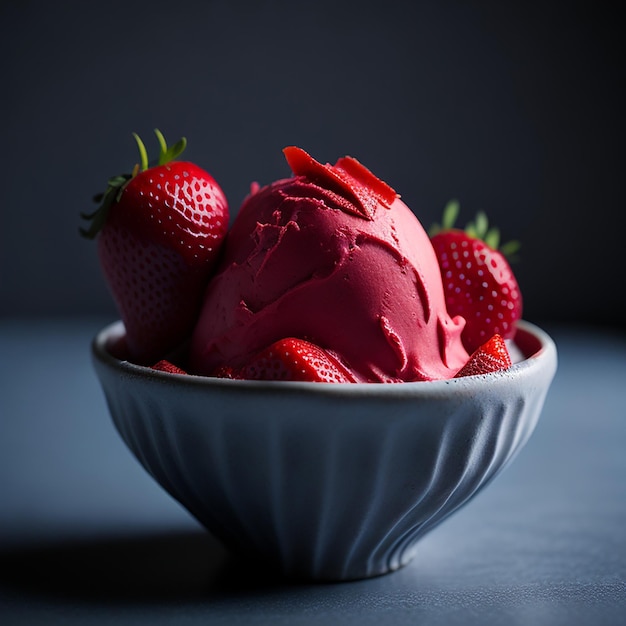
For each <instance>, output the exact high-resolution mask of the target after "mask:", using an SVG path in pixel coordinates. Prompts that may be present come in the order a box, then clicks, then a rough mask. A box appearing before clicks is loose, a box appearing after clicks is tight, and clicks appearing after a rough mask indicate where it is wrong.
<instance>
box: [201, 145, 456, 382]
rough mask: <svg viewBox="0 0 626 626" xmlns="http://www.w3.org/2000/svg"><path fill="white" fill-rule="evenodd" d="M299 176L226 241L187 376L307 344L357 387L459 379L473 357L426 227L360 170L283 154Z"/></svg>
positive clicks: (261, 194) (246, 213) (266, 197)
mask: <svg viewBox="0 0 626 626" xmlns="http://www.w3.org/2000/svg"><path fill="white" fill-rule="evenodd" d="M285 155H286V157H287V161H288V162H289V165H290V167H291V169H292V171H293V173H294V176H293V177H292V178H288V179H284V180H279V181H277V182H275V183H273V184H271V185H268V186H266V187H263V188H260V189H259V188H254V189H253V191H252V193H251V195H250V196H249V197H248V198H247V199H246V200H245V202H244V204H243V205H242V207H241V209H240V211H239V213H238V215H237V218H236V219H235V221H234V223H233V226H232V228H231V231H230V232H229V234H228V236H227V239H226V242H225V248H224V253H223V257H222V261H221V264H220V266H219V268H218V270H217V272H216V274H215V276H214V278H213V279H212V280H211V282H210V284H209V286H208V290H207V293H206V297H205V301H204V305H203V309H202V313H201V316H200V319H199V322H198V324H197V326H196V329H195V332H194V335H193V338H192V342H191V354H190V356H191V363H190V365H191V369H192V370H193V371H194V372H196V373H199V374H205V375H211V374H213V373H214V372H215V370H216V368H218V367H221V366H224V365H231V366H235V367H238V366H240V365H242V364H243V363H245V362H246V360H247V359H248V358H250V357H251V356H252V355H254V354H255V353H257V352H258V351H259V350H261V349H263V348H265V347H267V346H269V345H270V344H272V343H273V342H275V341H277V340H279V339H282V338H285V337H298V338H302V339H307V340H308V341H311V342H313V343H315V344H317V345H318V346H320V347H322V348H323V349H325V350H327V351H328V352H330V353H331V354H333V355H334V356H336V357H337V358H338V359H339V360H340V361H342V362H343V363H344V364H345V365H346V366H347V367H348V368H349V369H350V370H351V371H352V372H353V373H354V376H355V378H356V379H357V380H358V381H361V382H402V381H414V380H435V379H446V378H451V377H453V376H454V375H455V374H456V372H457V371H458V370H459V369H460V368H461V367H462V366H463V365H464V364H465V362H466V361H467V359H468V355H467V353H466V351H465V349H464V348H463V345H462V343H461V340H460V334H461V331H462V329H463V326H464V323H465V322H464V320H463V318H460V317H457V318H454V319H452V318H450V316H449V315H448V313H447V311H446V307H445V302H444V294H443V287H442V282H441V273H440V270H439V265H438V263H437V259H436V256H435V253H434V251H433V248H432V245H431V243H430V240H429V238H428V235H427V234H426V232H425V231H424V229H423V227H422V225H421V224H420V222H419V221H418V219H417V218H416V217H415V215H414V214H413V213H412V212H411V210H410V209H409V208H408V207H407V206H406V205H405V204H404V203H403V202H402V201H401V200H400V198H399V197H398V195H397V194H396V193H395V191H394V190H393V189H392V188H391V187H389V186H388V185H386V184H385V183H384V182H382V181H381V180H379V179H378V178H376V177H375V176H374V175H373V174H372V173H371V172H370V171H369V170H367V169H366V168H365V167H363V166H362V165H361V164H360V163H359V162H358V161H356V160H354V159H352V158H350V157H345V158H343V159H339V161H337V163H336V164H335V165H334V166H331V165H328V164H327V165H322V164H320V163H318V162H316V161H315V160H313V159H312V158H311V157H310V156H309V155H308V154H307V153H306V152H304V151H303V150H300V149H299V148H293V147H292V148H286V149H285Z"/></svg>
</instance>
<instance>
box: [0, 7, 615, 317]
mask: <svg viewBox="0 0 626 626" xmlns="http://www.w3.org/2000/svg"><path fill="white" fill-rule="evenodd" d="M559 4H561V7H560V8H559V6H558V5H559ZM0 7H1V8H0V59H1V64H2V65H1V69H2V76H1V81H2V82H1V89H2V97H1V98H0V112H1V113H2V123H1V128H2V135H1V137H0V140H1V142H2V143H1V146H2V149H1V150H0V171H1V172H2V185H1V187H0V194H1V195H0V198H1V205H0V207H1V208H0V210H1V212H2V213H1V216H2V219H1V222H0V238H1V247H0V255H1V256H0V263H1V265H0V280H1V281H2V282H1V288H0V316H4V317H15V316H17V317H25V316H41V315H74V314H76V315H80V314H103V315H109V316H111V317H115V311H114V309H113V305H112V302H111V299H110V297H109V295H108V292H107V290H106V287H105V285H104V282H103V280H102V278H101V275H100V272H99V268H98V265H97V259H96V253H95V247H94V246H93V244H91V243H89V242H86V241H84V240H82V239H80V238H79V237H78V234H77V229H78V225H79V218H78V213H79V211H81V210H89V209H91V208H92V205H91V202H90V199H91V196H92V195H93V194H94V193H95V192H97V191H99V190H101V189H102V188H103V185H104V183H105V181H106V178H107V177H108V176H110V175H112V174H116V173H119V172H121V171H125V170H127V169H128V168H129V167H130V166H132V164H133V163H134V162H135V161H136V158H137V157H136V148H135V145H134V142H133V140H132V138H131V135H130V133H131V132H132V131H136V132H138V133H139V134H140V135H142V136H143V137H144V139H145V141H146V143H147V145H148V147H149V148H150V149H151V150H155V149H156V141H155V140H154V137H153V136H152V129H153V128H154V127H159V128H161V129H162V130H163V132H164V133H165V135H166V137H167V138H168V139H170V140H171V141H174V140H176V139H178V137H179V136H180V135H183V134H184V135H186V136H187V137H188V139H189V144H190V145H189V148H188V151H187V153H186V157H187V158H188V159H190V160H194V161H196V162H197V163H198V164H200V165H201V166H203V167H205V168H206V169H208V170H209V171H211V172H212V173H213V174H214V176H215V177H216V178H217V179H218V180H219V181H220V182H221V184H222V186H223V188H224V190H225V192H226V194H227V196H228V198H229V201H230V204H231V208H232V212H233V213H235V212H236V210H237V208H238V206H239V204H240V202H241V200H242V199H243V197H244V196H245V194H246V193H247V191H248V188H249V185H250V182H251V181H253V180H257V181H259V182H260V183H268V182H271V181H272V180H274V179H276V178H280V177H283V176H286V175H288V174H289V169H288V167H287V166H286V163H285V161H284V159H283V157H282V153H281V149H282V148H283V147H284V146H285V145H289V144H297V145H300V146H301V147H303V148H305V149H306V150H307V151H309V152H310V153H312V154H313V155H314V156H315V157H316V158H318V159H319V160H322V161H333V162H334V160H335V159H336V158H337V157H339V156H342V155H344V154H351V155H353V156H355V157H357V158H358V159H359V160H361V161H362V162H363V163H364V164H365V165H367V166H368V167H370V169H372V170H373V171H374V172H375V173H377V174H378V175H379V176H381V177H382V178H384V179H385V180H387V182H389V183H390V184H391V185H392V186H393V187H394V188H395V189H396V190H397V191H398V192H399V193H401V195H402V196H403V198H404V200H405V201H406V202H407V203H408V204H409V206H411V207H412V209H413V210H414V211H415V213H416V214H417V215H418V217H419V218H420V219H421V220H422V222H423V223H424V225H425V226H428V225H430V223H431V222H433V221H435V220H436V219H438V217H439V215H440V212H441V209H442V207H443V205H444V204H445V203H446V201H447V200H448V199H450V198H451V197H456V198H459V199H460V201H461V205H462V210H463V213H462V218H465V219H469V218H471V217H472V216H473V214H474V213H475V211H477V210H478V209H484V210H486V211H487V212H488V213H489V214H490V215H491V216H492V220H493V221H494V222H496V223H498V225H500V226H501V227H502V230H503V235H504V238H505V239H510V238H516V239H519V240H521V241H522V243H523V248H522V254H521V257H522V259H521V262H520V263H519V264H518V265H516V272H517V274H518V277H519V280H520V283H521V286H522V290H523V293H524V294H525V305H526V311H525V317H527V318H528V319H531V320H532V321H535V322H539V323H541V322H545V321H559V322H585V323H602V324H605V325H606V324H612V325H615V326H620V327H622V328H623V327H624V319H625V318H626V298H625V295H624V289H623V282H624V281H623V277H621V274H622V273H623V270H624V269H625V267H624V266H625V264H624V261H623V253H622V250H621V249H622V248H623V247H624V246H623V238H624V237H623V225H624V208H625V207H624V146H625V145H626V144H625V141H624V139H625V136H624V122H623V116H624V110H625V107H624V104H625V102H624V84H625V80H624V78H625V76H624V65H623V62H622V48H623V46H622V43H621V33H620V32H619V28H618V27H619V24H621V21H620V20H618V19H617V13H616V11H617V9H614V10H609V9H608V8H607V7H605V6H603V4H602V3H594V4H593V8H592V5H591V4H589V3H587V4H583V3H557V2H545V3H526V2H518V1H513V2H499V1H497V0H485V1H478V0H477V1H470V2H460V1H458V2H455V1H453V0H444V1H441V2H437V1H435V0H432V1H430V0H428V1H424V2H394V1H391V0H389V1H387V2H345V1H341V0H335V1H334V2H331V1H328V0H323V1H321V2H315V3H299V2H293V1H291V2H287V1H282V0H275V1H273V2H270V1H259V2H243V1H241V0H232V1H226V0H221V1H214V2H199V1H193V0H180V1H178V2H172V1H170V2H163V1H153V2H122V1H119V0H113V1H111V2H107V3H106V4H105V3H87V2H78V1H69V2H56V3H52V2H42V1H25V2H18V1H17V0H15V1H12V2H10V1H4V2H2V3H1V5H0ZM618 276H620V278H619V279H618Z"/></svg>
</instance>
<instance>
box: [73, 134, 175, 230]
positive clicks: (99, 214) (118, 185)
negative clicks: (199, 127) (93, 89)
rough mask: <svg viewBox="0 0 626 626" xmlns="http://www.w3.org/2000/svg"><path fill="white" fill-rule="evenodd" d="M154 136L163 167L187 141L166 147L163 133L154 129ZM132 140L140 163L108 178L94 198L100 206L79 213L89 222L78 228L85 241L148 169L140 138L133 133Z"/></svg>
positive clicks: (144, 149)
mask: <svg viewBox="0 0 626 626" xmlns="http://www.w3.org/2000/svg"><path fill="white" fill-rule="evenodd" d="M154 134H155V135H156V137H157V140H158V142H159V147H160V152H159V158H158V165H165V164H167V163H170V162H171V161H174V160H175V159H176V158H178V157H179V156H180V155H181V154H182V153H183V151H184V150H185V148H186V146H187V139H186V138H185V137H182V138H181V139H179V140H178V141H177V142H176V143H175V144H174V145H173V146H170V147H168V145H167V142H166V141H165V137H164V136H163V133H162V132H161V131H160V130H159V129H158V128H155V129H154ZM133 138H134V139H135V142H136V143H137V148H138V150H139V158H140V162H139V163H137V164H136V165H135V166H134V168H133V170H132V171H131V173H130V174H118V175H117V176H113V177H112V178H109V180H108V181H107V187H106V189H105V191H104V193H100V194H97V195H96V196H94V202H97V203H98V204H99V205H100V206H99V207H98V208H97V209H96V210H95V211H93V212H92V213H81V214H80V216H81V217H82V218H83V219H84V220H88V221H89V222H90V224H89V226H88V228H79V232H80V234H81V235H82V236H83V237H85V238H86V239H94V238H95V237H96V235H97V234H98V233H99V232H100V231H101V230H102V228H103V226H104V224H105V223H106V220H107V217H108V215H109V211H110V209H111V206H112V205H113V204H114V203H115V202H117V201H119V198H120V194H121V193H122V191H123V190H124V187H125V186H126V185H127V184H128V182H129V181H131V180H132V179H133V178H135V177H136V176H137V174H139V173H140V172H145V171H146V170H148V169H149V168H150V163H149V160H148V152H147V150H146V146H145V145H144V143H143V141H142V140H141V137H139V135H138V134H137V133H133Z"/></svg>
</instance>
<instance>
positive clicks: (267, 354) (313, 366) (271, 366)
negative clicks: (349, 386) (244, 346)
mask: <svg viewBox="0 0 626 626" xmlns="http://www.w3.org/2000/svg"><path fill="white" fill-rule="evenodd" d="M216 375H217V376H221V377H224V378H238V379H245V380H290V381H303V382H320V383H353V382H356V379H355V378H354V376H353V375H352V373H351V372H350V371H349V370H348V369H347V368H346V367H345V366H344V365H343V364H342V363H341V362H340V361H339V360H338V359H336V358H335V357H334V356H333V355H331V354H329V353H328V352H326V351H325V350H322V348H320V347H319V346H316V345H315V344H313V343H310V342H309V341H304V340H303V339H296V338H293V337H289V338H287V339H281V340H279V341H277V342H275V343H273V344H272V345H271V346H269V347H268V348H265V349H264V350H262V351H261V352H260V353H259V354H257V355H256V356H255V357H253V358H252V359H251V360H250V361H249V362H248V363H246V364H245V365H244V366H243V367H241V368H238V369H233V368H230V367H222V368H220V369H219V370H218V372H216Z"/></svg>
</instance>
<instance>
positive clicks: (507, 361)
mask: <svg viewBox="0 0 626 626" xmlns="http://www.w3.org/2000/svg"><path fill="white" fill-rule="evenodd" d="M507 367H511V357H510V355H509V351H508V350H507V347H506V344H505V343H504V339H503V338H502V336H501V335H497V334H496V335H494V336H493V337H492V338H491V339H489V341H487V342H485V343H484V344H483V345H482V346H480V347H479V348H477V349H476V351H475V352H474V353H473V354H472V356H471V357H470V358H469V361H468V362H467V363H466V364H465V365H464V366H463V367H462V368H461V369H460V370H459V371H458V373H457V374H456V376H455V378H461V377H463V376H476V375H478V374H487V373H489V372H497V371H498V370H504V369H506V368H507Z"/></svg>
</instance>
